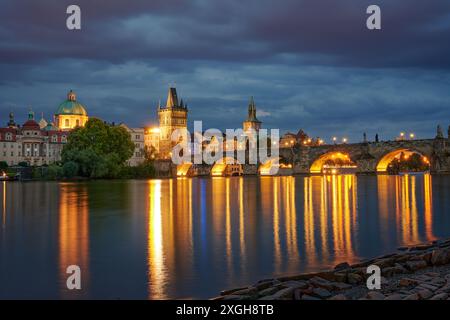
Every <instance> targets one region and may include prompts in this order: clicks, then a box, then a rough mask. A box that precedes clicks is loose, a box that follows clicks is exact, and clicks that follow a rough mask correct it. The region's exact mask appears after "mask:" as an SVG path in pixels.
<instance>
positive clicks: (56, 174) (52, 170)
mask: <svg viewBox="0 0 450 320" xmlns="http://www.w3.org/2000/svg"><path fill="white" fill-rule="evenodd" d="M62 176H63V168H62V167H60V166H58V165H57V164H51V165H49V166H48V167H47V174H46V176H45V177H46V178H47V179H50V180H56V179H59V178H61V177H62Z"/></svg>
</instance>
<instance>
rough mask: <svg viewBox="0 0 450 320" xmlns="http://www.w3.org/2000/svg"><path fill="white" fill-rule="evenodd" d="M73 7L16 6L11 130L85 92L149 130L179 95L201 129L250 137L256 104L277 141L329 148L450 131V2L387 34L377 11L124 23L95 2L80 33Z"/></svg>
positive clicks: (0, 86) (4, 78)
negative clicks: (372, 19) (376, 23)
mask: <svg viewBox="0 0 450 320" xmlns="http://www.w3.org/2000/svg"><path fill="white" fill-rule="evenodd" d="M68 4H71V3H69V2H68V1H60V2H58V4H54V3H52V2H50V1H40V2H39V4H37V3H33V2H32V1H21V4H18V3H17V2H13V1H5V3H4V4H2V11H1V12H0V18H1V19H2V32H0V40H1V41H0V49H1V50H0V58H1V61H2V62H0V74H1V75H0V97H1V100H0V114H1V115H2V116H1V118H3V119H5V120H7V115H8V113H9V112H10V111H13V112H14V113H15V114H16V117H17V119H18V121H21V120H23V119H25V118H26V114H27V111H28V109H29V107H30V106H31V107H32V108H33V110H34V111H35V112H36V115H40V113H41V112H44V114H45V116H46V117H49V116H50V115H52V113H53V110H54V108H55V107H56V106H57V105H58V104H59V103H60V102H61V101H62V100H63V99H64V94H65V92H67V90H69V89H73V90H74V91H76V92H78V94H79V99H80V101H82V102H83V103H85V104H86V105H87V107H88V108H89V110H90V113H91V114H93V115H96V116H98V117H100V118H102V119H105V120H106V121H108V122H113V121H114V122H117V123H119V122H124V123H127V124H128V125H130V126H132V127H140V126H146V125H149V124H151V123H156V122H157V110H156V106H157V104H158V101H159V100H160V99H161V100H164V96H165V92H166V88H167V87H168V85H169V84H173V83H176V86H177V88H178V90H179V92H180V94H181V95H182V96H183V97H185V99H186V100H185V101H186V102H187V103H188V105H189V107H190V117H189V118H190V120H189V122H190V123H192V121H193V120H203V122H204V125H205V127H210V128H219V129H222V128H234V127H238V126H239V124H240V122H241V121H242V119H243V118H244V117H245V114H246V106H247V104H248V99H249V97H250V96H254V97H255V101H256V104H257V105H258V118H259V119H260V120H261V121H263V123H264V127H265V128H280V129H282V131H283V132H286V131H294V132H295V131H297V130H298V129H300V128H301V129H303V130H305V131H306V132H307V133H308V134H310V135H311V136H314V137H315V136H320V137H323V138H324V139H325V140H327V141H329V140H330V138H331V137H333V136H338V137H348V139H349V142H358V141H360V140H361V139H362V134H363V132H366V133H367V137H368V138H369V139H371V140H373V139H374V136H375V134H376V133H378V134H379V135H380V139H382V140H388V139H393V138H395V137H396V136H397V135H398V134H399V133H400V132H414V133H415V134H416V136H417V137H418V138H428V137H433V136H434V133H435V128H436V125H438V124H439V123H440V122H443V121H442V119H448V118H450V109H449V108H448V106H449V105H450V91H449V90H448V88H449V85H450V76H449V72H448V70H449V67H450V60H449V57H450V45H449V44H448V42H446V41H443V39H446V38H449V36H450V31H449V30H450V28H449V26H450V19H449V18H448V14H449V12H450V4H448V2H445V1H435V2H434V5H433V6H427V5H426V4H424V3H421V2H419V1H412V2H409V3H408V4H405V3H403V4H400V3H390V2H388V1H379V3H378V4H379V5H380V7H381V8H382V14H383V15H382V21H383V29H382V30H381V31H380V32H378V31H375V32H371V31H369V30H367V29H366V27H365V19H366V17H367V15H366V13H365V9H366V8H367V5H368V4H369V2H368V1H361V2H355V1H350V0H349V1H341V2H339V3H336V2H334V1H325V2H323V1H322V2H321V3H320V4H319V3H314V2H313V1H303V2H295V1H283V2H282V4H281V5H278V6H274V5H273V4H272V3H270V2H266V1H263V2H261V1H258V2H256V1H255V2H250V3H246V4H245V6H243V5H242V4H240V3H238V2H236V1H230V2H227V3H226V4H224V3H220V2H214V1H213V2H208V4H205V3H202V2H201V1H190V2H186V1H174V2H170V3H166V2H164V1H153V2H152V3H151V4H149V3H148V2H145V1H133V2H131V3H130V4H129V5H128V6H127V9H126V10H124V9H123V7H122V6H120V3H119V2H118V1H108V2H107V3H106V2H105V3H104V4H103V5H99V6H97V7H94V6H92V5H91V4H90V3H89V2H88V1H84V0H81V1H78V2H77V4H78V5H79V6H80V7H81V10H82V13H83V26H82V30H79V31H69V30H67V28H66V27H65V19H66V17H67V15H66V13H65V10H66V7H67V5H68ZM21 8H23V9H24V8H27V9H30V10H20V9H21ZM312 17H314V18H312ZM293 34H295V36H293ZM124 47H126V48H127V49H126V50H123V48H124ZM394 53H395V54H394ZM211 109H212V110H214V112H211ZM222 114H226V117H224V116H218V115H222ZM137 115H139V116H137ZM4 122H5V121H4ZM440 124H441V125H442V126H443V127H444V128H445V127H446V123H440Z"/></svg>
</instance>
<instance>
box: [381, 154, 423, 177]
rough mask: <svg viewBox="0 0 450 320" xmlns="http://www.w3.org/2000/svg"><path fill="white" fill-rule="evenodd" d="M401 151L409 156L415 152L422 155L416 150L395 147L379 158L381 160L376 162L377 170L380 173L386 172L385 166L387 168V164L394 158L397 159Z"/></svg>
mask: <svg viewBox="0 0 450 320" xmlns="http://www.w3.org/2000/svg"><path fill="white" fill-rule="evenodd" d="M402 153H403V154H404V155H405V156H406V157H409V156H411V155H412V154H414V153H417V154H419V155H421V156H422V157H424V156H423V155H422V154H421V153H419V152H416V151H411V150H409V149H397V150H395V151H392V152H389V153H388V154H386V155H385V156H384V157H383V158H381V160H380V161H379V162H378V165H377V172H380V173H383V172H387V168H388V166H389V164H390V163H391V162H392V161H393V160H394V159H398V158H399V157H400V155H401V154H402ZM424 158H425V157H424ZM425 159H426V158H425Z"/></svg>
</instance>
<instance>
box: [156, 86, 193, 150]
mask: <svg viewBox="0 0 450 320" xmlns="http://www.w3.org/2000/svg"><path fill="white" fill-rule="evenodd" d="M187 113H188V108H187V105H186V104H185V103H184V102H183V99H181V100H180V101H178V95H177V89H176V88H169V93H168V95H167V102H166V105H165V107H163V106H161V104H158V117H159V129H160V142H159V156H160V157H161V158H170V156H171V151H172V148H173V146H174V145H175V143H174V142H172V141H171V136H172V132H174V131H175V130H177V129H186V128H187Z"/></svg>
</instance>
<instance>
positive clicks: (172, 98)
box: [166, 88, 178, 108]
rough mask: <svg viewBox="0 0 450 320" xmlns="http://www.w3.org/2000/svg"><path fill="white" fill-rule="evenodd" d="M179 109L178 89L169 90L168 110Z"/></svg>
mask: <svg viewBox="0 0 450 320" xmlns="http://www.w3.org/2000/svg"><path fill="white" fill-rule="evenodd" d="M173 107H178V96H177V89H175V88H169V93H168V95H167V102H166V108H173Z"/></svg>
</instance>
